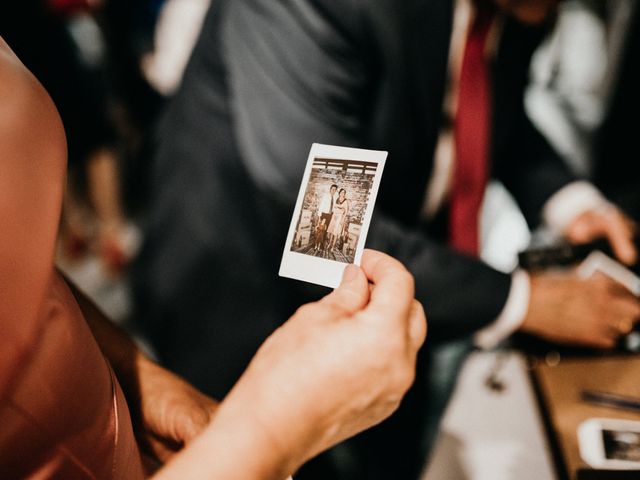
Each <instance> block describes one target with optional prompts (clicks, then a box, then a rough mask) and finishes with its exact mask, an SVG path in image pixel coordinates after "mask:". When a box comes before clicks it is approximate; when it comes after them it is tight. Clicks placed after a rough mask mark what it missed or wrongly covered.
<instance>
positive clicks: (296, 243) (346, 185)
mask: <svg viewBox="0 0 640 480" xmlns="http://www.w3.org/2000/svg"><path fill="white" fill-rule="evenodd" d="M386 158H387V152H383V151H377V150H362V149H358V148H347V147H336V146H331V145H321V144H317V143H314V144H313V145H312V147H311V152H310V153H309V158H308V160H307V166H306V168H305V171H304V176H303V177H302V184H301V185H300V192H299V193H298V200H297V202H296V206H295V209H294V211H293V217H292V219H291V225H290V226H289V234H288V235H287V241H286V243H285V247H284V253H283V255H282V263H281V264H280V272H279V274H280V276H282V277H287V278H294V279H296V280H303V281H305V282H310V283H315V284H318V285H324V286H326V287H331V288H335V287H337V286H338V285H339V284H340V281H341V279H342V273H343V272H344V269H345V268H346V267H347V265H348V264H350V263H353V264H356V265H359V264H360V259H361V257H362V252H363V250H364V243H365V240H366V237H367V231H368V230H369V224H370V222H371V215H372V214H373V206H374V204H375V201H376V196H377V194H378V188H379V186H380V179H381V177H382V170H383V168H384V163H385V160H386Z"/></svg>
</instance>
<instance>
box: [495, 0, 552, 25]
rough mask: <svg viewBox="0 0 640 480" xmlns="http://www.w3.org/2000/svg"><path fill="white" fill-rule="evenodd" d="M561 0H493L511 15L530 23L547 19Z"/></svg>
mask: <svg viewBox="0 0 640 480" xmlns="http://www.w3.org/2000/svg"><path fill="white" fill-rule="evenodd" d="M560 1H561V0H493V2H494V3H495V4H496V5H497V6H498V7H499V8H500V9H502V10H504V11H505V12H507V13H508V14H509V15H511V16H513V17H515V18H516V19H518V20H519V21H521V22H523V23H528V24H537V23H541V22H543V21H545V20H546V19H547V18H549V16H550V15H551V14H553V13H554V12H555V11H556V8H557V6H558V3H559V2H560Z"/></svg>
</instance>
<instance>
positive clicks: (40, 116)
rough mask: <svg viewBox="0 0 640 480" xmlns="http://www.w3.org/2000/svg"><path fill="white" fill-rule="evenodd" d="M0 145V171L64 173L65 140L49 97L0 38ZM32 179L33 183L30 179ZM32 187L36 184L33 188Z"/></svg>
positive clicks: (58, 118)
mask: <svg viewBox="0 0 640 480" xmlns="http://www.w3.org/2000/svg"><path fill="white" fill-rule="evenodd" d="M0 145H1V146H2V148H1V150H0V151H2V158H1V160H2V162H1V163H2V165H1V168H2V171H3V173H5V174H9V175H11V174H10V172H9V170H17V172H16V173H18V172H20V171H23V170H28V171H30V170H31V169H32V168H33V164H31V162H37V167H38V170H41V169H44V170H45V172H42V173H47V174H48V175H52V174H53V175H55V176H57V175H56V173H62V174H64V170H65V167H66V140H65V135H64V129H63V127H62V123H61V121H60V116H59V115H58V112H57V110H56V108H55V106H54V104H53V102H52V101H51V98H50V97H49V95H48V94H47V92H46V91H45V90H44V88H43V87H42V85H40V83H39V82H38V81H37V80H36V78H35V77H34V76H33V75H32V74H31V73H30V72H29V71H28V70H27V69H26V67H25V66H24V65H23V64H22V63H21V62H20V60H19V59H18V58H17V57H16V56H15V54H14V53H13V52H12V51H11V49H10V48H9V46H8V45H7V44H6V43H5V42H4V41H3V40H2V38H0ZM32 180H35V179H33V178H32ZM34 186H35V185H34Z"/></svg>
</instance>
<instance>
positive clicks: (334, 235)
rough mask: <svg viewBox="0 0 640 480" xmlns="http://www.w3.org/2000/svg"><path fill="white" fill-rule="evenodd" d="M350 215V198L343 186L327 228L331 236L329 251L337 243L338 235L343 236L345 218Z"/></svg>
mask: <svg viewBox="0 0 640 480" xmlns="http://www.w3.org/2000/svg"><path fill="white" fill-rule="evenodd" d="M348 215H349V200H347V191H346V190H345V189H344V188H341V189H340V191H339V192H338V199H337V200H336V203H335V205H334V206H333V215H332V216H331V222H329V227H328V228H327V234H328V235H329V238H330V240H329V241H330V244H329V251H332V250H333V249H334V247H335V245H336V240H337V239H338V237H340V236H342V229H343V227H344V224H345V220H346V219H347V216H348Z"/></svg>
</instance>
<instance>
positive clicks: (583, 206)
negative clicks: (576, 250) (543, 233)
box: [542, 181, 611, 234]
mask: <svg viewBox="0 0 640 480" xmlns="http://www.w3.org/2000/svg"><path fill="white" fill-rule="evenodd" d="M610 206H611V203H609V201H608V200H607V199H606V198H605V197H604V196H603V195H602V193H600V191H599V190H598V189H597V188H596V187H594V186H593V185H592V184H591V183H589V182H586V181H577V182H572V183H570V184H569V185H566V186H565V187H563V188H561V189H560V190H558V191H557V192H556V193H554V194H553V195H552V196H551V197H550V198H549V200H547V202H546V203H545V205H544V208H543V209H542V219H543V220H544V222H545V223H546V224H547V225H548V226H549V228H550V229H551V230H552V231H553V232H554V233H557V234H561V233H562V232H563V231H564V230H565V229H566V228H567V226H569V224H570V223H571V222H572V221H573V220H574V219H576V218H577V217H578V216H579V215H581V214H583V213H584V212H587V211H589V210H596V209H603V208H609V207H610Z"/></svg>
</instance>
